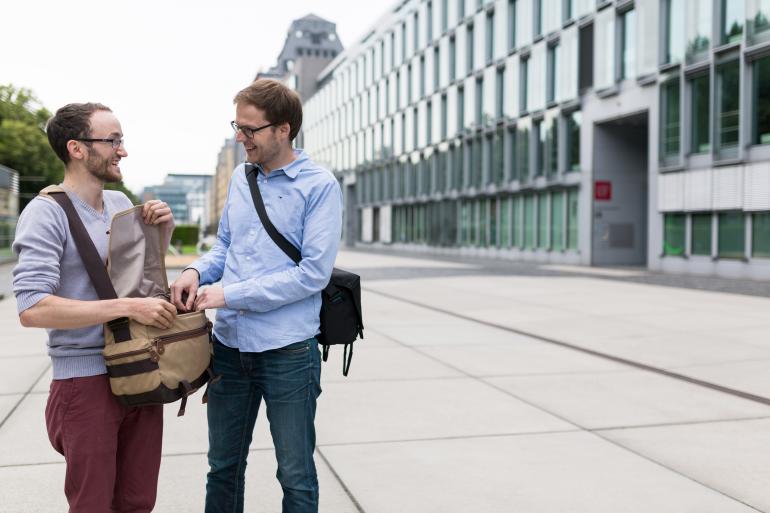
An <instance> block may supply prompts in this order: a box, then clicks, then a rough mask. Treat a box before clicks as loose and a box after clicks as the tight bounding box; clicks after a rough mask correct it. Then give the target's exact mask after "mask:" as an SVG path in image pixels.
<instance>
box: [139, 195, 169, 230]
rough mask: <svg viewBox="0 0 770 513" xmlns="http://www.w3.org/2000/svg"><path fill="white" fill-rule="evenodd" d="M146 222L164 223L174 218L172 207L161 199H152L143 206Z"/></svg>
mask: <svg viewBox="0 0 770 513" xmlns="http://www.w3.org/2000/svg"><path fill="white" fill-rule="evenodd" d="M142 218H143V219H144V223H145V224H163V223H167V222H169V221H173V220H174V214H172V213H171V207H169V206H168V205H167V204H166V203H164V202H162V201H161V200H150V201H148V202H147V203H145V204H144V206H143V207H142Z"/></svg>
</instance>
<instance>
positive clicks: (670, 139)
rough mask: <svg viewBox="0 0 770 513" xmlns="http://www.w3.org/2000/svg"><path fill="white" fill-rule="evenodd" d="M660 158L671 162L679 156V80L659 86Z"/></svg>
mask: <svg viewBox="0 0 770 513" xmlns="http://www.w3.org/2000/svg"><path fill="white" fill-rule="evenodd" d="M660 93H661V121H662V123H661V125H662V126H661V156H662V157H663V159H662V160H664V161H665V160H672V159H676V158H677V157H678V156H679V140H680V135H679V126H680V121H679V119H680V118H679V115H680V108H679V100H680V87H679V79H674V80H669V81H668V82H665V83H663V85H661V91H660Z"/></svg>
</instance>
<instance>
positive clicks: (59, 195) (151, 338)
mask: <svg viewBox="0 0 770 513" xmlns="http://www.w3.org/2000/svg"><path fill="white" fill-rule="evenodd" d="M41 194H42V195H46V196H48V197H50V198H51V199H53V200H54V201H56V202H57V203H58V204H59V205H60V206H61V207H62V209H63V210H64V212H65V213H66V214H67V221H68V223H69V227H70V232H71V233H72V237H73V239H74V241H75V245H76V246H77V249H78V253H80V257H81V258H82V259H83V264H84V266H85V268H86V271H87V272H88V275H89V277H90V278H91V282H92V283H93V285H94V288H95V289H96V292H97V294H98V295H99V298H100V299H116V298H124V297H159V298H165V299H166V300H168V299H169V287H168V279H167V277H166V265H165V258H164V254H163V250H162V247H163V246H162V243H161V235H160V228H159V226H157V225H147V224H145V223H144V221H143V220H142V206H141V205H140V206H136V207H133V208H130V209H128V210H124V211H123V212H118V213H117V214H115V216H114V217H113V218H112V222H111V224H110V238H109V251H108V257H107V262H108V265H107V268H105V266H104V263H103V262H102V259H101V257H100V256H99V253H98V251H97V250H96V247H95V246H94V243H93V241H92V240H91V238H90V236H89V235H88V232H87V231H86V228H85V226H84V225H83V222H82V221H81V219H80V216H79V215H78V214H77V212H76V211H75V207H74V206H73V205H72V202H71V201H70V199H69V197H68V196H67V194H66V192H65V191H64V189H62V188H61V187H60V186H58V185H52V186H49V187H46V188H45V189H43V190H42V191H41ZM211 328H212V324H211V322H209V320H208V319H207V318H206V314H205V312H204V311H199V312H189V313H179V312H178V314H177V316H176V318H175V320H174V324H173V325H172V326H171V327H170V328H168V329H165V330H164V329H159V328H156V327H154V326H148V325H144V324H140V323H138V322H136V321H134V320H133V319H129V318H127V317H122V318H119V319H114V320H112V321H109V322H107V323H105V325H104V361H105V363H106V364H107V374H108V375H109V379H110V387H111V388H112V393H113V394H115V396H116V397H117V399H118V400H119V401H120V402H121V403H122V404H125V405H127V406H146V405H151V404H164V403H171V402H174V401H177V400H179V399H181V400H182V403H181V405H180V408H179V413H178V414H177V415H179V416H181V415H184V412H185V406H186V404H187V397H188V396H190V395H191V394H193V393H195V391H197V390H198V389H199V388H201V387H202V386H203V385H205V384H206V383H207V382H211V381H213V380H212V378H213V372H212V369H211V354H212V346H211ZM203 402H204V403H205V402H206V394H204V396H203Z"/></svg>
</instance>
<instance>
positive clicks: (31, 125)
mask: <svg viewBox="0 0 770 513" xmlns="http://www.w3.org/2000/svg"><path fill="white" fill-rule="evenodd" d="M50 117H51V112H50V111H48V110H47V109H46V108H45V107H43V106H42V105H40V102H39V101H38V100H37V98H35V95H34V94H33V93H32V91H30V90H29V89H24V88H21V89H17V88H15V87H14V86H13V85H10V84H9V85H1V84H0V164H3V165H5V166H8V167H10V168H12V169H15V170H16V171H18V172H19V208H20V209H23V208H24V207H25V206H26V205H27V203H29V202H30V200H31V199H32V198H34V197H35V196H36V195H37V193H38V192H39V191H40V189H42V188H44V187H45V186H47V185H51V184H55V183H61V181H62V179H63V178H64V164H62V162H61V161H60V160H59V159H58V157H57V156H56V154H55V153H54V152H53V150H52V149H51V147H50V145H49V144H48V138H47V137H46V135H45V124H46V122H47V121H48V119H49V118H50ZM105 189H111V190H118V191H122V192H123V193H125V194H126V196H128V198H129V199H130V200H131V201H132V202H133V203H134V205H138V204H139V203H140V201H139V198H137V197H136V196H135V195H134V194H133V193H132V192H131V191H129V190H128V189H126V187H125V186H124V185H123V183H122V182H121V183H117V184H106V185H105Z"/></svg>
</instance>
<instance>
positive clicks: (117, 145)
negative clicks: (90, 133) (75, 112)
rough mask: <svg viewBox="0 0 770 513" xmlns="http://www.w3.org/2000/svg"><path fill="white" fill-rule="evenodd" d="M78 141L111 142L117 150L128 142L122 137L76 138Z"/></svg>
mask: <svg viewBox="0 0 770 513" xmlns="http://www.w3.org/2000/svg"><path fill="white" fill-rule="evenodd" d="M75 140H76V141H81V142H103V143H110V144H111V145H112V149H113V150H117V149H118V148H120V147H121V146H123V145H124V144H126V140H125V139H123V138H122V137H121V138H120V139H75Z"/></svg>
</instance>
